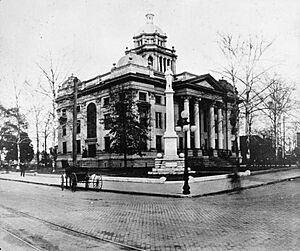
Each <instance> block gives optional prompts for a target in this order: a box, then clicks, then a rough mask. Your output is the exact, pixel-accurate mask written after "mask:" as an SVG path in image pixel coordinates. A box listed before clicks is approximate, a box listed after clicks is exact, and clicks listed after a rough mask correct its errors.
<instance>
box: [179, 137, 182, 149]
mask: <svg viewBox="0 0 300 251" xmlns="http://www.w3.org/2000/svg"><path fill="white" fill-rule="evenodd" d="M179 149H180V150H183V137H179Z"/></svg>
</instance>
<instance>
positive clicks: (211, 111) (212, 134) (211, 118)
mask: <svg viewBox="0 0 300 251" xmlns="http://www.w3.org/2000/svg"><path fill="white" fill-rule="evenodd" d="M215 138H216V134H215V112H214V103H212V104H211V105H210V107H209V147H211V148H213V149H215V148H216V143H215Z"/></svg>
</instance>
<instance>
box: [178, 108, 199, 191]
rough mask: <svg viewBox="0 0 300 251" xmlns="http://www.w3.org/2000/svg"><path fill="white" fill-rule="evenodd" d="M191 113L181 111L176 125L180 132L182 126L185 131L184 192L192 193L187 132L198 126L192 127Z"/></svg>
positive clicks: (194, 129)
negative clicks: (189, 119)
mask: <svg viewBox="0 0 300 251" xmlns="http://www.w3.org/2000/svg"><path fill="white" fill-rule="evenodd" d="M188 117H189V113H188V111H186V110H184V111H182V112H181V119H180V120H179V121H178V123H177V126H176V131H177V132H180V131H181V128H182V130H183V131H184V175H183V179H184V185H183V187H182V189H183V191H182V193H183V194H190V193H191V192H190V186H189V171H188V161H187V157H188V147H187V132H188V131H189V130H191V131H192V132H194V131H196V126H195V125H192V126H191V127H190V122H189V121H188Z"/></svg>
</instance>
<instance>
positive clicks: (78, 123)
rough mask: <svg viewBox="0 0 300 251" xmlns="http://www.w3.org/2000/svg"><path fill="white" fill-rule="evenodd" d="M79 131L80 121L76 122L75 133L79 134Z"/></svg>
mask: <svg viewBox="0 0 300 251" xmlns="http://www.w3.org/2000/svg"><path fill="white" fill-rule="evenodd" d="M80 131H81V122H80V120H77V127H76V133H77V134H79V133H80Z"/></svg>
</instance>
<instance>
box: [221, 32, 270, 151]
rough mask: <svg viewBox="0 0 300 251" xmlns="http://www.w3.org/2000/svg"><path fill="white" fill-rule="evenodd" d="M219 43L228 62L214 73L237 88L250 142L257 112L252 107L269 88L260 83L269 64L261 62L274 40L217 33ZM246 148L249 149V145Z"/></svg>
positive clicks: (254, 106)
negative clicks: (267, 40)
mask: <svg viewBox="0 0 300 251" xmlns="http://www.w3.org/2000/svg"><path fill="white" fill-rule="evenodd" d="M218 43H219V48H220V50H221V52H222V54H223V55H224V57H225V59H226V61H227V64H226V65H225V66H223V67H222V68H221V70H220V71H217V72H218V73H220V74H221V75H222V76H223V77H225V78H226V79H227V80H229V81H230V82H231V83H232V84H233V85H234V86H235V87H237V89H238V91H239V101H241V102H242V103H241V106H240V108H241V115H243V117H244V118H245V134H246V135H247V136H248V140H247V142H248V144H249V135H250V134H251V125H252V122H253V118H254V116H255V112H256V111H257V110H256V109H255V108H256V106H257V105H258V104H259V103H260V102H261V97H262V96H264V95H265V92H266V90H267V89H268V88H266V87H262V86H261V79H262V78H263V76H264V74H265V73H266V72H267V71H268V70H269V69H270V68H271V67H269V68H263V67H262V66H261V61H262V58H263V56H264V54H265V52H266V51H267V49H268V48H269V47H270V46H271V45H272V43H273V42H265V41H264V40H263V39H262V38H257V37H255V38H253V37H251V36H249V38H248V39H247V40H244V41H243V40H241V39H240V37H238V38H234V37H233V36H232V35H221V34H220V40H219V41H218ZM247 149H248V150H249V147H247Z"/></svg>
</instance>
